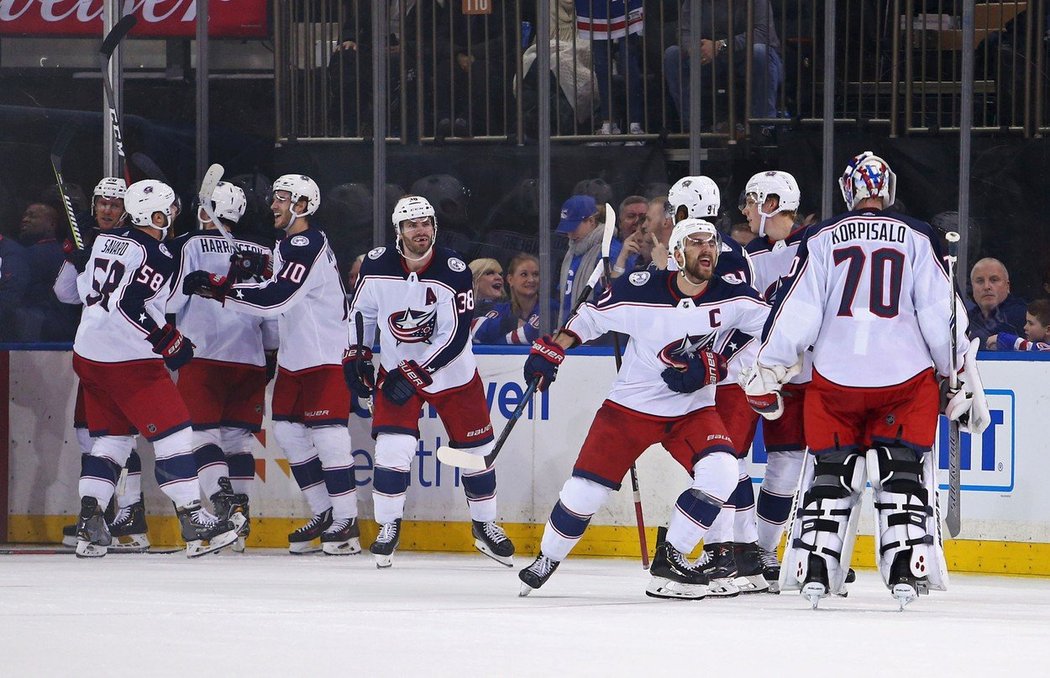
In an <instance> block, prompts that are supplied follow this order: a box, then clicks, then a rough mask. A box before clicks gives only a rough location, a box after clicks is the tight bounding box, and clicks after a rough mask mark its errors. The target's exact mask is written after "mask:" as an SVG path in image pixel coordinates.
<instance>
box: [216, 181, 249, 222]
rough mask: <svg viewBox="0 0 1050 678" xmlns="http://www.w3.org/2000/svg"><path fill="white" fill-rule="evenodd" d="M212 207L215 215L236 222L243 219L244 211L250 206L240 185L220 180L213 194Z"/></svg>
mask: <svg viewBox="0 0 1050 678" xmlns="http://www.w3.org/2000/svg"><path fill="white" fill-rule="evenodd" d="M211 199H212V209H213V210H214V212H215V216H216V217H218V218H220V219H228V220H230V221H232V222H234V223H237V222H238V221H240V220H241V217H243V216H244V211H245V209H247V207H248V199H247V198H245V196H244V191H243V190H242V189H241V187H240V186H235V185H233V184H231V183H229V182H226V181H220V182H219V183H218V184H216V186H215V190H214V191H213V192H212V194H211Z"/></svg>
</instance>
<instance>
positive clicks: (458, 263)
mask: <svg viewBox="0 0 1050 678" xmlns="http://www.w3.org/2000/svg"><path fill="white" fill-rule="evenodd" d="M448 267H449V268H451V269H452V270H453V271H455V272H456V273H462V272H463V271H465V270H467V265H466V264H464V263H463V260H462V259H457V258H456V257H449V258H448Z"/></svg>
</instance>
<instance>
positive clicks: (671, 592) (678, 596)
mask: <svg viewBox="0 0 1050 678" xmlns="http://www.w3.org/2000/svg"><path fill="white" fill-rule="evenodd" d="M708 594H709V587H707V586H705V585H703V584H683V583H682V582H677V581H671V580H670V579H665V578H664V577H653V578H651V579H650V580H649V584H648V585H647V586H646V587H645V595H647V596H649V597H650V598H664V599H667V600H701V599H703V598H704V597H705V596H707V595H708Z"/></svg>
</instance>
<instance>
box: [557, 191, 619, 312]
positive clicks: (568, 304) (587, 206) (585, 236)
mask: <svg viewBox="0 0 1050 678" xmlns="http://www.w3.org/2000/svg"><path fill="white" fill-rule="evenodd" d="M598 222H599V215H598V204H597V203H596V202H595V200H594V198H592V197H591V196H589V195H574V196H572V197H571V198H569V199H568V200H566V201H565V202H564V203H563V204H562V206H561V220H560V221H559V222H558V228H557V232H558V233H561V234H562V235H565V236H566V237H568V238H569V249H568V251H567V252H566V253H565V258H563V259H562V262H561V273H560V275H559V276H558V296H559V297H560V299H561V309H562V313H561V318H560V321H559V324H560V325H564V324H565V322H566V321H567V320H568V319H569V318H568V315H569V312H570V311H571V310H572V306H573V302H574V301H575V299H574V297H575V296H576V289H577V288H576V285H575V282H576V280H577V279H578V280H579V281H580V283H579V284H580V286H581V287H582V286H583V285H585V284H586V281H587V278H589V277H590V275H591V272H592V271H594V267H595V266H596V265H597V263H598V260H599V259H600V258H601V255H602V229H600V228H598ZM620 247H621V245H620V243H619V242H618V241H616V240H614V241H613V247H612V251H611V252H610V256H611V257H612V259H613V261H615V260H616V258H617V257H618V256H619V254H620Z"/></svg>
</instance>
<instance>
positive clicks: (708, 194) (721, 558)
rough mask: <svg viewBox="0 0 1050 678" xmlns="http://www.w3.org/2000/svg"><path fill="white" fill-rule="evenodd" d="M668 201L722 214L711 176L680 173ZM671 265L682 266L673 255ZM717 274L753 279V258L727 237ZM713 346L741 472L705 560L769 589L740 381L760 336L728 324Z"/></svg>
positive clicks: (725, 574)
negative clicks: (722, 365)
mask: <svg viewBox="0 0 1050 678" xmlns="http://www.w3.org/2000/svg"><path fill="white" fill-rule="evenodd" d="M667 205H668V208H669V209H670V212H671V216H672V218H673V219H674V221H675V223H678V222H680V221H682V220H683V219H688V218H693V219H710V220H712V221H713V220H714V219H716V218H717V217H718V209H719V207H720V205H721V193H720V191H719V190H718V184H716V183H715V182H714V180H712V179H711V178H709V177H705V176H692V177H689V176H687V177H682V178H681V179H679V180H678V181H676V182H675V183H674V185H673V186H671V188H670V190H669V191H668V192H667ZM669 267H670V268H671V270H677V268H678V267H677V266H676V265H675V264H674V262H673V261H672V262H671V263H670V264H669ZM715 275H717V276H719V277H721V278H723V279H724V280H725V281H726V282H729V283H733V284H737V283H746V284H748V285H751V284H752V283H753V280H754V272H753V270H752V266H751V259H750V257H748V255H747V252H746V251H745V250H744V248H743V247H741V246H740V244H739V243H737V242H736V241H734V240H732V239H728V238H727V239H724V240H723V241H722V248H721V252H720V254H719V256H718V265H717V266H716V268H715ZM715 350H716V351H717V352H718V353H720V354H721V355H722V357H724V358H725V359H726V363H727V371H726V376H725V378H724V379H723V380H722V381H720V382H719V383H718V388H717V392H716V395H715V408H716V409H717V410H718V416H719V417H720V418H721V419H722V423H723V424H724V425H725V427H726V431H727V432H728V433H729V437H730V438H732V440H733V448H734V450H735V451H736V456H737V458H738V476H737V486H736V489H735V490H734V491H733V494H732V495H730V497H729V498H728V499H727V500H726V502H725V505H724V506H723V508H722V511H721V512H720V513H719V514H718V517H717V518H715V521H714V522H713V523H712V524H711V526H710V528H709V529H708V532H707V534H705V535H704V555H703V559H702V561H701V563H702V565H703V569H704V572H705V573H706V574H707V575H708V576H709V577H711V578H712V579H719V580H724V581H728V582H729V583H731V584H732V585H733V586H735V587H736V588H737V589H739V590H740V592H741V593H758V592H761V591H765V590H767V589H768V588H769V584H768V582H767V580H766V579H765V578H764V577H763V576H762V574H763V566H762V562H761V559H760V557H759V550H758V544H757V539H758V536H757V533H756V531H755V493H754V489H753V486H752V483H751V475H750V474H749V473H748V469H747V462H746V461H745V457H746V456H747V453H748V450H749V449H750V448H751V443H752V441H753V440H754V438H755V430H756V428H757V426H758V414H756V413H755V411H754V410H753V409H751V407H750V406H748V404H747V399H746V398H745V397H744V391H743V389H742V388H741V387H740V385H739V384H738V383H737V380H738V379H739V376H740V373H741V371H742V370H743V369H744V367H750V365H751V364H752V363H753V362H754V360H755V353H757V351H758V342H757V340H756V338H755V337H753V336H751V335H749V334H745V333H743V332H740V331H739V330H730V331H728V332H721V333H719V335H718V339H717V340H716V342H715Z"/></svg>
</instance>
